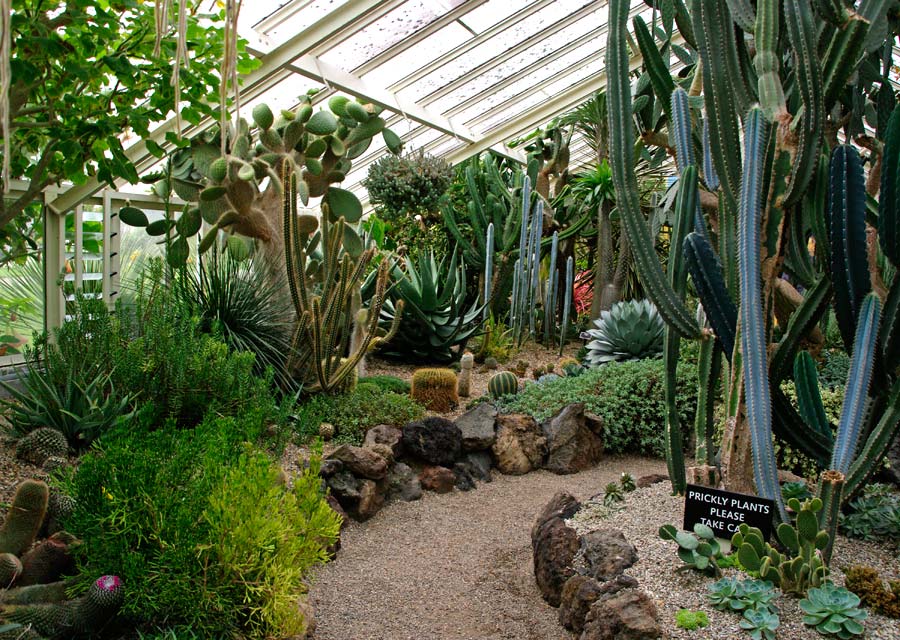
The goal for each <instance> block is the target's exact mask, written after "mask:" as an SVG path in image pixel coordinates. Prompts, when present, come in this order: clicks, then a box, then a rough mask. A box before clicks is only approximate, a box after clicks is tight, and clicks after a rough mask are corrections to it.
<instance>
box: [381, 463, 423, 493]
mask: <svg viewBox="0 0 900 640" xmlns="http://www.w3.org/2000/svg"><path fill="white" fill-rule="evenodd" d="M387 482H388V489H387V498H388V500H395V499H396V500H403V501H404V502H411V501H412V500H418V499H419V498H421V497H422V483H421V482H419V476H417V475H416V472H415V471H413V470H412V469H410V467H409V465H406V464H404V463H402V462H398V463H397V464H395V465H394V466H393V467H391V470H390V471H389V472H388V476H387Z"/></svg>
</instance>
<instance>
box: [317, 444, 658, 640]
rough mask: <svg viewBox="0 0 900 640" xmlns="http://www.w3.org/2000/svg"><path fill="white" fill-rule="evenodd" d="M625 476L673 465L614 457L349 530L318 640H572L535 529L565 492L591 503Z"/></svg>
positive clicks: (321, 581) (498, 482)
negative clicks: (544, 578)
mask: <svg viewBox="0 0 900 640" xmlns="http://www.w3.org/2000/svg"><path fill="white" fill-rule="evenodd" d="M623 471H628V472H630V473H632V474H633V475H635V476H636V477H637V476H640V475H643V474H647V473H664V472H665V464H664V463H663V462H661V461H659V460H649V459H646V458H637V457H610V458H608V459H607V461H606V462H605V463H604V464H602V465H600V466H599V467H596V468H594V469H590V470H588V471H584V472H582V473H578V474H575V475H570V476H558V475H554V474H552V473H549V472H546V471H536V472H534V473H530V474H528V475H525V476H503V475H498V474H496V473H495V475H494V481H493V482H491V483H489V484H482V483H479V484H478V488H477V489H475V490H474V491H469V492H467V493H460V492H458V491H454V492H453V493H452V494H445V495H437V494H433V493H427V492H426V494H425V495H424V497H423V498H422V499H421V500H419V501H417V502H407V503H396V504H391V505H388V506H387V507H385V508H384V509H383V510H381V511H380V512H379V513H378V514H377V515H376V516H375V517H374V518H372V519H371V520H369V521H368V522H365V523H362V524H359V523H353V524H350V525H349V527H348V528H347V529H345V530H344V533H343V535H342V542H341V550H340V551H339V552H338V555H337V559H336V560H335V561H334V562H331V563H329V564H328V565H326V566H325V567H323V568H322V570H321V571H320V572H319V575H318V576H317V578H316V581H315V583H314V585H313V589H312V593H311V596H312V603H313V606H314V608H315V612H316V619H317V629H316V633H315V636H314V637H315V639H316V640H570V639H571V638H572V635H571V634H570V633H568V632H567V631H566V630H565V629H563V628H562V627H561V626H560V625H559V623H558V622H557V611H556V609H554V608H553V607H551V606H549V605H548V604H547V603H545V602H544V601H543V599H541V595H540V593H539V591H538V589H537V586H536V584H535V581H534V570H533V568H532V561H531V525H532V524H533V523H534V520H535V518H536V517H537V515H538V513H539V512H540V510H541V508H542V507H543V506H544V505H545V504H546V503H547V502H548V501H549V500H550V498H551V497H553V494H554V493H556V492H557V491H568V492H570V493H572V494H574V495H576V496H577V497H579V498H580V499H587V498H588V497H590V496H592V495H595V494H597V493H598V492H601V491H602V490H603V487H604V486H605V485H606V483H608V482H611V481H613V480H616V479H617V478H618V477H619V475H620V474H621V473H622V472H623Z"/></svg>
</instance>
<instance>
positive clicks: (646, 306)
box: [581, 300, 665, 366]
mask: <svg viewBox="0 0 900 640" xmlns="http://www.w3.org/2000/svg"><path fill="white" fill-rule="evenodd" d="M594 324H595V325H596V327H597V328H596V329H589V330H587V331H585V332H584V333H582V334H581V339H582V340H590V342H588V343H587V345H586V347H587V355H585V357H584V361H585V363H586V364H588V365H590V366H598V365H601V364H606V363H607V362H623V361H626V360H643V359H644V358H655V357H656V356H658V355H660V354H661V353H662V347H663V331H664V329H665V324H664V323H663V319H662V317H661V316H660V315H659V312H658V311H657V310H656V307H655V306H654V305H653V303H652V302H650V301H649V300H628V301H625V302H619V303H616V304H614V305H613V307H612V308H611V309H610V310H609V311H603V312H602V313H601V314H600V317H599V318H598V319H597V320H595V321H594Z"/></svg>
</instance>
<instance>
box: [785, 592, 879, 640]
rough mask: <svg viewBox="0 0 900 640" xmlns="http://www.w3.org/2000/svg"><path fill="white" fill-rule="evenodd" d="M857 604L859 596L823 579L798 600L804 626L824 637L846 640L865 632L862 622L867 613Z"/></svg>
mask: <svg viewBox="0 0 900 640" xmlns="http://www.w3.org/2000/svg"><path fill="white" fill-rule="evenodd" d="M859 604H860V600H859V596H857V595H856V594H855V593H852V592H850V591H848V590H847V589H846V588H844V587H838V586H836V585H835V584H834V583H831V582H826V583H825V584H823V585H822V586H821V587H819V588H813V589H810V590H809V593H808V594H807V597H806V598H804V599H803V600H801V601H800V609H801V610H802V611H803V613H804V616H803V623H804V624H805V625H807V626H810V627H814V628H815V630H816V631H818V632H819V633H820V634H822V635H823V636H835V637H837V638H841V640H848V639H849V638H853V637H855V636H861V635H862V634H863V632H864V631H865V628H864V627H863V622H865V620H866V618H867V617H868V614H867V613H866V612H865V611H863V610H862V609H860V608H859Z"/></svg>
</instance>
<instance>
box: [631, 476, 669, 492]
mask: <svg viewBox="0 0 900 640" xmlns="http://www.w3.org/2000/svg"><path fill="white" fill-rule="evenodd" d="M668 479H669V476H667V475H666V474H664V473H649V474H647V475H645V476H641V477H640V478H638V479H637V482H636V483H635V484H636V485H637V488H638V489H646V488H647V487H649V486H651V485H654V484H656V483H657V482H665V481H666V480H668Z"/></svg>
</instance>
